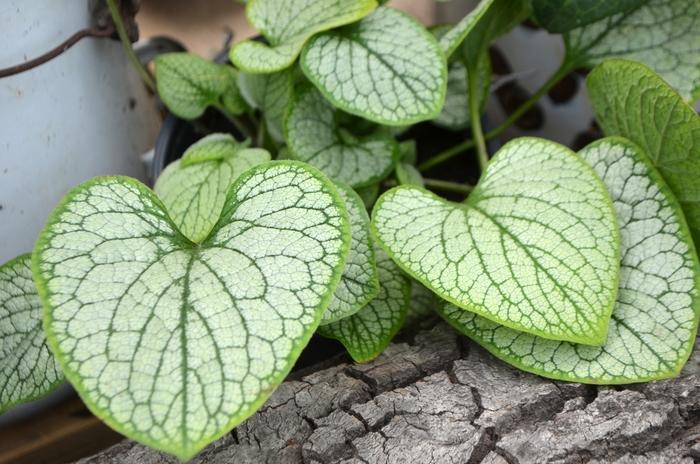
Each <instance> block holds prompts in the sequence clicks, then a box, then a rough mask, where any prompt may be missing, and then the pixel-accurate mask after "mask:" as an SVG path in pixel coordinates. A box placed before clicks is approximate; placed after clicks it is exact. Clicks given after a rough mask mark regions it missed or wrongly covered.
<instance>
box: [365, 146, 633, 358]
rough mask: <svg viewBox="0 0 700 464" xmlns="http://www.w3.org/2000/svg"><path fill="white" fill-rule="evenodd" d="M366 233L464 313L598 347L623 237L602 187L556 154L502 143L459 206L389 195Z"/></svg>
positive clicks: (572, 159)
mask: <svg viewBox="0 0 700 464" xmlns="http://www.w3.org/2000/svg"><path fill="white" fill-rule="evenodd" d="M372 228H373V233H374V236H375V238H376V239H377V240H378V243H379V244H380V245H381V246H382V248H384V249H385V250H386V251H387V252H388V253H389V254H390V255H391V256H392V258H393V259H394V260H395V261H396V262H397V263H398V264H399V265H400V266H401V267H402V268H403V269H404V270H405V271H406V272H408V273H409V274H410V275H411V276H412V277H413V278H415V279H417V280H418V281H419V282H421V283H422V284H423V285H425V286H426V287H428V288H430V289H431V290H432V291H433V292H435V293H436V294H437V295H438V296H440V297H441V298H443V299H446V300H448V301H450V302H452V303H455V304H456V305H458V306H460V307H462V308H465V310H469V311H473V312H476V313H478V314H480V315H482V316H484V317H487V318H489V319H492V320H494V321H496V322H499V323H501V324H504V325H507V326H509V327H512V328H515V329H517V330H522V331H526V332H529V333H533V334H535V335H539V336H542V337H546V338H552V339H559V340H570V341H574V342H579V343H587V344H592V345H596V344H597V345H600V344H602V343H603V342H604V340H605V333H606V329H607V323H608V319H609V317H610V313H611V311H612V307H613V303H614V301H615V294H616V292H617V279H618V276H619V251H620V246H619V230H618V228H617V224H616V219H615V215H614V211H613V207H612V203H611V200H610V197H609V195H608V193H607V191H606V190H605V186H604V185H603V184H602V182H601V181H600V179H599V178H598V177H597V176H596V174H595V173H594V172H593V170H592V169H591V168H590V166H588V165H586V164H585V163H584V162H583V161H582V160H581V159H580V158H579V157H578V156H577V155H576V154H575V153H573V152H571V151H570V150H568V149H567V148H565V147H563V146H561V145H558V144H556V143H553V142H549V141H546V140H542V139H535V138H520V139H516V140H514V141H512V142H510V143H508V144H506V145H505V146H504V147H503V148H502V149H501V150H500V151H499V152H498V154H497V155H496V156H495V157H494V158H493V159H492V161H491V162H490V164H489V166H488V169H487V170H486V172H485V174H484V175H483V176H482V178H481V180H480V181H479V184H478V185H477V186H476V187H475V189H474V191H473V192H472V193H471V194H470V195H469V197H468V198H467V200H466V201H465V202H464V203H452V202H447V201H445V200H443V199H442V198H440V197H438V196H436V195H434V194H432V193H431V192H428V191H427V190H424V189H421V188H417V187H414V186H400V187H396V188H394V189H392V190H389V191H388V192H386V193H384V194H383V195H382V196H381V197H380V198H379V200H377V204H376V205H375V207H374V210H373V212H372Z"/></svg>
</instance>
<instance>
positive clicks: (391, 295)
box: [318, 249, 411, 363]
mask: <svg viewBox="0 0 700 464" xmlns="http://www.w3.org/2000/svg"><path fill="white" fill-rule="evenodd" d="M376 255H377V270H378V271H379V294H378V295H377V296H376V298H374V299H373V300H372V301H370V302H369V303H368V304H367V306H365V307H364V308H362V309H361V310H360V311H358V312H356V313H355V314H353V315H352V316H350V317H346V318H345V319H341V320H339V321H337V322H334V323H332V324H328V325H322V326H320V327H319V328H318V333H319V334H320V335H322V336H324V337H327V338H334V339H336V340H338V341H340V343H342V344H343V346H345V348H346V349H347V350H348V353H350V356H351V357H352V359H353V360H355V361H356V362H360V363H363V362H368V361H371V360H372V359H374V358H376V357H377V356H379V355H380V354H381V353H382V351H384V349H385V348H386V347H387V346H388V345H389V343H390V342H391V340H392V339H393V338H394V335H396V333H397V332H398V331H399V329H400V328H401V326H402V325H403V322H404V319H405V317H406V312H407V311H408V305H409V303H410V297H411V282H410V280H409V279H408V278H407V277H406V276H405V275H404V274H403V273H402V272H401V269H400V268H399V267H398V266H397V265H396V264H394V262H393V261H392V260H391V259H390V258H389V257H388V256H387V255H386V253H384V252H383V251H382V250H381V249H377V250H376Z"/></svg>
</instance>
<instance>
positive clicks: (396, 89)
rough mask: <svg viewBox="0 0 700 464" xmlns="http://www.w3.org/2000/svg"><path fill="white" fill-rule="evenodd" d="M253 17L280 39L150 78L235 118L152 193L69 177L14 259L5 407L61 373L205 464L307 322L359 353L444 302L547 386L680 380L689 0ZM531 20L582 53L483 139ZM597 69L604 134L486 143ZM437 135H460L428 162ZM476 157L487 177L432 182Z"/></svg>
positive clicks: (696, 64) (270, 0)
mask: <svg viewBox="0 0 700 464" xmlns="http://www.w3.org/2000/svg"><path fill="white" fill-rule="evenodd" d="M246 12H247V16H248V19H249V22H250V23H251V25H253V26H254V27H255V28H256V29H257V30H258V32H259V33H260V34H261V37H260V38H259V39H256V40H247V41H243V42H240V43H238V44H237V45H235V46H234V47H233V48H232V49H231V50H230V64H217V63H213V62H210V61H208V60H205V59H202V58H199V57H196V56H194V55H191V54H187V53H176V54H167V55H163V56H161V57H159V58H158V59H157V62H156V68H155V74H156V80H157V88H158V93H159V96H160V98H161V100H162V101H163V102H164V103H165V104H166V105H167V107H168V108H169V109H170V111H171V112H172V113H174V114H175V115H177V116H179V117H181V118H185V119H198V118H200V116H202V115H203V114H204V113H205V112H206V111H214V112H218V113H220V115H221V117H222V118H224V119H225V120H228V121H229V123H230V127H231V131H230V132H229V133H222V132H219V133H210V134H209V135H207V136H205V137H203V138H202V139H201V140H199V141H197V142H196V143H195V144H194V145H192V146H191V147H189V149H187V151H186V152H185V153H184V154H183V155H182V157H181V158H180V159H179V160H177V161H175V162H174V163H172V164H171V165H169V166H168V167H167V168H166V169H165V170H164V172H163V173H162V175H161V176H160V177H159V178H158V179H157V181H156V183H155V186H154V188H153V190H151V189H149V188H148V187H146V186H145V185H143V184H141V183H139V182H138V181H136V180H133V179H128V178H124V177H102V178H96V179H93V180H91V181H88V182H86V183H84V184H82V185H79V186H77V187H76V188H75V189H74V190H72V191H71V192H69V193H68V194H67V196H66V197H65V198H64V199H63V201H62V202H61V203H60V204H59V205H58V206H57V207H56V209H55V210H54V212H53V213H52V214H51V216H50V217H49V218H48V221H47V224H46V227H45V229H44V230H43V232H42V233H41V235H40V237H39V239H38V241H37V245H36V247H35V249H34V251H33V253H32V254H31V255H23V256H21V257H19V258H17V259H15V260H13V261H10V262H8V263H6V264H5V265H3V266H2V267H0V354H2V357H0V411H2V410H5V409H8V408H9V407H11V406H13V405H15V404H18V403H21V402H24V401H28V400H31V399H34V398H38V397H40V396H42V395H44V394H46V393H47V392H49V391H50V390H51V389H52V388H54V387H55V386H56V385H58V384H59V383H61V382H62V380H63V379H64V378H65V379H67V380H68V381H69V382H71V384H72V385H73V386H74V387H75V389H76V390H77V391H78V393H79V394H80V396H81V397H82V399H83V400H84V402H85V403H86V405H87V406H88V407H89V408H90V410H91V411H92V412H93V413H94V414H95V415H97V416H98V417H99V418H101V419H102V420H104V421H105V422H106V423H107V424H108V425H110V426H111V427H113V428H114V429H115V430H117V431H119V432H120V433H122V434H124V435H126V436H127V437H130V438H132V439H135V440H137V441H139V442H141V443H144V444H146V445H148V446H151V447H153V448H155V449H158V450H162V451H165V452H167V453H170V454H173V455H175V456H177V457H178V458H180V459H182V460H187V459H189V458H191V457H192V456H194V455H195V454H196V453H197V452H199V451H200V450H201V449H202V448H203V447H205V446H206V445H207V444H209V443H211V442H212V441H214V440H216V439H217V438H218V437H221V436H222V435H224V434H225V433H227V432H229V431H230V430H231V429H232V428H234V427H235V426H236V425H238V424H239V423H241V422H242V421H244V420H245V419H246V418H248V417H249V416H250V415H251V414H253V413H254V412H255V411H256V409H257V408H259V407H260V406H261V405H262V404H263V402H264V401H265V400H266V399H267V398H268V397H269V396H270V394H272V392H273V391H274V390H275V388H276V386H277V385H278V384H279V383H280V382H282V380H283V379H284V378H285V376H286V375H287V374H288V372H289V371H290V369H292V367H293V365H294V363H295V361H296V359H297V358H298V356H299V354H300V353H301V351H302V349H303V348H304V347H305V346H306V344H307V342H308V341H309V339H310V337H311V336H312V335H313V334H314V333H318V334H319V335H321V336H324V337H330V338H334V339H337V340H338V341H340V342H341V343H342V344H343V345H344V346H345V347H346V348H347V351H348V353H349V355H350V356H351V357H352V358H353V359H354V360H355V361H357V362H365V361H369V360H371V359H373V358H374V357H376V356H378V355H379V354H380V353H381V352H382V351H383V349H384V348H385V347H386V346H387V345H388V344H389V343H390V341H391V340H392V338H393V337H394V336H395V335H396V334H397V333H398V332H399V331H400V330H401V329H402V327H404V326H405V325H407V324H408V325H410V326H412V327H415V326H420V325H421V323H422V322H425V321H427V320H429V319H430V318H431V317H432V315H433V314H439V315H440V316H441V317H442V318H444V319H445V320H446V321H447V322H449V323H450V324H451V325H452V326H454V327H455V328H456V329H457V330H459V331H460V332H462V333H464V334H465V335H466V336H468V337H470V338H471V339H473V340H474V341H475V342H477V343H479V344H481V345H483V346H484V347H485V348H486V349H488V350H489V351H491V352H492V353H493V354H494V355H495V356H496V357H498V358H501V359H503V360H504V361H506V362H508V363H510V364H512V365H514V366H516V367H518V368H520V369H523V370H526V371H530V372H534V373H536V374H538V375H542V376H545V377H550V378H555V379H561V380H568V381H577V382H585V383H594V384H625V383H634V382H642V381H647V380H653V379H661V378H666V377H670V376H674V375H676V374H677V373H678V372H679V370H680V369H681V367H682V366H683V364H684V363H685V361H686V360H687V358H688V356H689V354H690V351H691V348H692V346H693V342H694V339H695V334H696V330H697V325H698V315H699V313H700V264H698V255H697V251H696V244H697V242H698V240H700V202H699V201H698V199H699V198H700V184H699V183H698V179H700V118H699V117H698V115H697V114H696V113H695V112H694V111H693V110H692V108H691V107H690V106H689V105H688V103H689V102H693V101H694V100H695V99H697V98H698V97H699V96H700V4H699V3H698V2H697V1H696V0H626V1H619V2H604V1H591V0H566V1H564V0H532V1H525V0H483V1H482V2H480V3H479V5H478V6H477V7H476V8H475V9H474V10H473V11H472V12H471V13H470V14H468V15H467V16H466V17H464V18H463V19H462V20H460V21H458V22H457V23H456V24H453V25H440V26H437V27H433V28H431V29H427V28H426V27H425V26H423V25H421V24H419V23H418V22H417V21H416V20H414V19H413V18H411V17H410V16H408V15H406V14H405V13H402V12H400V11H397V10H395V9H393V8H391V7H388V6H385V5H383V2H376V1H374V0H289V1H287V0H285V1H284V2H282V1H279V0H250V1H249V2H248V5H247V8H246ZM527 18H531V19H533V20H534V21H535V22H537V23H539V24H540V25H541V26H542V27H544V28H546V29H547V30H549V31H550V32H552V33H558V34H561V36H562V40H563V43H564V45H565V51H566V53H565V56H564V58H563V60H562V63H561V66H560V68H559V69H558V70H557V71H556V72H555V73H554V74H553V75H552V77H551V78H550V79H549V80H548V81H547V82H546V83H545V84H544V85H543V86H542V88H541V89H540V90H538V91H537V92H535V93H534V94H533V97H532V98H531V99H530V100H528V101H526V102H525V103H524V104H523V106H522V107H520V108H518V109H517V110H516V111H515V112H514V113H513V114H512V115H511V116H509V117H508V119H507V120H506V121H504V122H503V123H501V124H500V125H498V126H496V127H495V128H494V129H492V130H491V131H489V132H486V133H484V131H483V130H482V128H481V119H482V113H483V110H484V106H485V101H486V99H487V97H488V94H489V89H490V86H491V66H490V62H489V56H488V53H487V52H488V48H489V46H490V44H491V43H492V42H493V40H494V39H496V38H497V37H498V36H500V35H501V34H504V33H506V32H508V31H509V30H510V29H511V28H512V27H514V26H515V25H516V24H518V23H519V22H521V21H523V20H524V19H527ZM580 67H589V68H593V71H592V72H591V73H590V75H589V77H588V91H589V92H588V93H589V96H590V101H591V103H592V105H593V108H594V110H595V113H596V115H597V119H598V123H599V124H600V126H601V127H602V129H603V131H604V132H605V134H606V136H607V137H605V138H604V139H602V140H599V141H596V142H594V143H593V144H591V145H590V146H588V147H586V148H584V149H583V150H581V151H580V152H578V153H575V152H573V151H572V150H570V149H569V148H566V147H564V146H562V145H559V144H557V143H554V142H551V141H547V140H543V139H538V138H532V137H525V138H519V139H516V140H513V141H510V142H508V143H506V144H505V145H504V146H503V147H502V148H501V149H500V150H498V152H497V153H489V151H488V149H487V147H486V141H487V140H489V139H493V138H496V137H498V136H499V135H500V134H501V133H502V132H503V131H504V130H505V129H506V128H507V127H508V126H509V125H510V124H512V123H513V122H514V121H516V120H517V119H518V118H519V117H520V116H521V115H522V114H524V113H525V112H526V111H527V109H528V108H530V106H531V105H532V104H534V103H535V102H536V101H537V99H538V98H539V97H540V96H542V95H544V94H546V92H547V91H548V90H549V89H550V88H551V87H552V86H554V85H555V84H556V83H557V82H558V81H559V80H560V79H561V78H562V77H563V76H565V75H566V74H567V73H568V72H570V71H571V70H572V69H575V68H580ZM418 122H430V123H432V124H434V125H435V126H439V127H442V128H447V129H449V130H452V131H454V133H455V134H457V135H461V136H462V139H463V142H460V143H459V145H457V146H455V147H452V148H450V149H448V150H447V151H445V152H443V153H437V154H435V155H434V156H433V157H432V158H429V159H421V157H423V158H424V157H425V154H424V153H420V152H419V151H418V150H417V146H418V145H417V144H416V141H415V140H412V139H411V137H410V134H411V133H412V132H410V127H411V125H412V124H414V123H418ZM199 123H200V124H201V123H202V121H200V122H199ZM212 132H213V131H212ZM464 153H467V154H470V155H473V156H475V157H476V158H477V160H478V161H479V165H480V167H481V171H482V172H481V176H480V179H479V181H478V183H477V184H476V185H466V184H461V183H455V182H451V181H448V180H446V179H442V178H431V177H429V173H428V170H429V169H430V168H432V167H434V166H436V165H438V164H441V163H444V162H446V161H448V160H450V159H452V158H454V157H455V156H457V155H462V154H464ZM453 162H454V160H453ZM465 169H466V168H465ZM445 192H449V193H450V195H451V196H449V197H448V198H446V197H445ZM455 199H458V200H462V201H454V200H455Z"/></svg>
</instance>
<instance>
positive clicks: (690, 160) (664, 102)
mask: <svg viewBox="0 0 700 464" xmlns="http://www.w3.org/2000/svg"><path fill="white" fill-rule="evenodd" d="M588 92H589V95H590V98H591V102H592V103H593V108H594V109H595V112H596V114H597V117H598V121H599V122H600V125H601V127H602V128H603V130H604V131H605V133H606V134H608V135H621V136H623V137H625V138H628V139H630V140H631V141H633V142H634V143H636V144H637V145H639V146H640V147H642V149H643V150H644V152H645V153H646V154H647V155H648V156H649V158H651V161H652V163H654V166H656V168H657V169H658V170H659V172H660V173H661V175H662V176H663V178H664V180H665V181H666V183H667V184H668V186H669V187H670V188H671V190H672V191H673V193H674V194H675V195H676V198H678V200H680V203H681V207H682V208H683V212H684V213H685V217H686V218H687V219H688V224H689V225H690V230H691V232H692V233H693V237H694V238H695V243H696V244H700V117H698V115H697V114H696V113H695V111H694V110H693V109H692V108H691V107H690V106H688V105H687V104H686V103H685V102H683V101H682V99H681V98H680V97H679V95H678V94H677V93H676V92H675V91H674V90H673V89H672V88H670V87H669V86H668V84H666V83H665V82H664V81H663V80H662V79H660V78H659V77H658V76H657V75H655V74H654V73H653V72H652V71H651V70H650V69H648V68H647V67H645V66H644V65H641V64H638V63H633V62H630V61H624V60H610V61H607V62H605V63H602V64H600V65H599V66H597V67H596V68H595V69H594V70H593V72H591V74H590V75H589V78H588Z"/></svg>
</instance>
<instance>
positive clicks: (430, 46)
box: [299, 7, 447, 126]
mask: <svg viewBox="0 0 700 464" xmlns="http://www.w3.org/2000/svg"><path fill="white" fill-rule="evenodd" d="M392 17H393V18H392ZM389 19H391V20H393V21H401V22H403V24H404V25H405V26H402V27H401V28H404V27H405V29H406V30H409V29H410V30H411V31H412V33H414V37H411V39H412V40H413V39H417V38H420V39H419V40H424V41H425V42H424V43H425V45H427V47H426V48H425V49H424V50H422V52H425V53H433V54H434V56H430V57H427V60H434V63H433V65H435V67H437V68H439V73H438V74H437V75H425V70H423V75H422V76H421V77H420V80H419V81H420V82H421V83H422V85H428V84H430V85H436V88H437V92H436V93H435V92H433V93H435V94H434V95H432V97H431V101H430V102H429V103H427V104H425V105H424V106H425V108H423V109H420V110H414V111H412V114H410V115H407V116H403V117H399V116H396V115H395V113H396V108H393V109H389V110H386V109H385V108H384V107H383V104H382V105H380V106H382V108H381V110H380V111H373V110H372V109H371V108H369V106H370V103H368V102H367V101H366V100H368V98H365V104H364V105H362V106H364V108H362V107H361V105H360V104H359V103H358V81H357V80H356V76H355V73H356V72H357V69H360V68H361V67H358V66H356V65H355V64H354V63H352V62H350V60H349V59H348V58H347V56H344V57H342V59H341V57H338V56H337V51H338V48H339V47H338V45H339V44H340V43H342V42H349V43H350V46H352V47H357V43H358V42H359V39H357V38H355V36H356V35H358V34H359V33H360V32H361V31H362V29H363V28H367V27H370V26H371V27H377V25H376V24H374V23H375V22H379V21H387V20H389ZM401 28H397V27H395V26H394V27H390V28H387V27H386V25H381V27H379V31H380V33H383V34H386V37H385V39H386V41H387V42H388V43H391V44H393V45H394V46H397V47H402V49H405V50H404V51H405V52H407V53H410V55H408V56H407V57H406V59H407V60H408V61H410V60H412V59H416V55H415V54H414V53H416V52H417V51H418V50H417V48H416V44H415V43H414V44H407V43H397V41H398V40H399V39H400V38H401V37H400V36H399V35H398V34H397V30H399V29H401ZM358 31H360V32H358ZM374 32H375V33H376V31H374ZM349 36H353V38H349ZM331 43H335V46H334V47H332V48H333V51H332V52H331V55H332V56H334V57H335V58H334V63H332V64H331V65H330V68H328V66H329V63H325V67H326V69H325V71H326V72H325V73H322V72H320V71H321V69H319V68H320V66H321V65H320V64H319V63H318V62H315V64H314V62H312V58H313V57H314V55H315V54H317V53H320V52H319V51H318V50H317V49H320V48H323V47H325V46H327V45H328V44H331ZM361 47H362V48H363V50H366V49H368V47H367V45H366V43H362V44H361ZM367 57H372V58H373V59H374V61H373V63H372V64H371V65H370V63H369V62H368V61H369V60H368V59H367ZM321 59H323V57H321ZM365 61H367V63H365V66H364V68H365V69H369V68H370V66H372V67H374V69H375V72H377V71H378V70H377V68H376V67H377V66H378V63H379V64H382V65H383V66H385V67H389V65H388V63H387V59H386V56H383V55H382V54H381V53H380V52H377V51H375V50H371V49H370V51H369V52H368V53H367V56H366V57H365ZM299 63H300V66H301V69H302V71H303V72H304V74H305V75H306V77H307V78H308V79H309V81H311V82H312V83H313V84H314V85H315V86H316V88H318V90H319V91H320V92H321V93H322V94H323V96H324V97H326V99H327V100H328V101H330V102H331V103H333V105H334V106H336V107H338V108H340V109H342V110H343V111H346V112H348V113H351V114H355V115H357V116H361V117H363V118H365V119H368V120H370V121H374V122H377V123H380V124H385V125H387V126H404V125H410V124H414V123H417V122H420V121H425V120H429V119H433V118H434V117H435V116H437V115H438V114H439V113H440V111H441V109H442V106H443V105H444V102H445V94H446V92H447V60H446V58H445V56H444V54H443V53H442V49H441V48H440V45H439V44H438V42H437V40H436V39H435V37H434V36H433V35H432V34H431V33H430V32H429V31H428V30H426V29H425V28H424V27H423V26H422V25H421V24H420V23H418V22H417V21H416V20H415V19H413V18H412V17H411V16H409V15H407V14H406V13H403V12H401V11H399V10H395V9H393V8H389V7H379V8H377V9H376V10H375V11H374V12H373V13H372V14H370V15H369V16H366V17H365V18H363V19H362V20H361V21H359V22H358V23H356V24H353V25H351V26H346V27H345V28H343V29H339V30H337V31H331V32H326V33H323V34H319V35H317V36H315V37H314V38H313V39H312V40H310V41H309V42H308V43H307V44H306V45H305V46H304V49H303V50H302V52H301V59H300V62H299ZM339 63H342V64H341V65H339ZM341 70H342V71H344V74H345V75H347V78H348V79H349V80H348V82H352V85H353V89H352V94H353V95H351V96H346V95H340V96H339V95H336V94H335V93H334V90H335V88H337V84H338V83H339V82H340V80H341V79H342V78H343V77H345V76H339V71H341ZM392 72H394V70H393V69H392ZM405 72H406V69H403V70H401V73H396V72H394V75H395V77H398V78H399V79H400V80H402V81H403V80H405V78H404V73H405ZM364 77H365V78H367V76H366V75H365V76H364ZM410 77H411V78H413V77H414V76H410ZM325 79H332V80H333V81H335V83H332V82H324V80H325ZM331 84H333V87H334V88H331ZM360 84H363V85H362V86H361V87H363V89H364V88H366V83H360ZM371 85H372V87H374V86H375V83H374V82H372V84H371ZM404 85H405V86H406V87H408V88H409V89H410V91H411V92H413V93H415V92H416V91H415V90H414V89H413V88H411V87H410V86H408V85H406V84H404ZM392 86H393V84H392ZM343 87H345V86H344V85H343ZM373 90H374V91H375V93H374V94H370V95H369V96H374V97H377V95H378V93H377V92H376V89H373ZM391 90H392V89H389V88H386V89H384V92H382V93H381V95H385V96H386V95H388V92H391ZM433 90H435V89H432V90H428V91H433ZM348 91H350V90H349V89H348ZM341 92H343V93H345V92H346V90H345V89H344V88H343V89H341ZM394 93H395V92H394ZM393 97H394V100H395V104H400V102H401V100H403V99H404V98H405V97H404V96H402V95H393ZM413 98H414V99H415V98H416V96H415V95H413ZM378 99H379V100H381V98H378ZM368 108H369V109H368ZM387 111H388V112H389V113H390V115H387V114H382V113H386V112H387ZM402 111H403V112H406V109H402Z"/></svg>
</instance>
